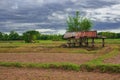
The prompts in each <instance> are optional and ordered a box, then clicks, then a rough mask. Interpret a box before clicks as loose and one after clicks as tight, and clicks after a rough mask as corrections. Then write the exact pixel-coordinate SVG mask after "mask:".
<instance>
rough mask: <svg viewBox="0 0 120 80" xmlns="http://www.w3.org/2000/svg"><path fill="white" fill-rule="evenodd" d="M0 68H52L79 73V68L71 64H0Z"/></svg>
mask: <svg viewBox="0 0 120 80" xmlns="http://www.w3.org/2000/svg"><path fill="white" fill-rule="evenodd" d="M0 66H5V67H18V68H44V69H49V68H54V69H64V70H74V71H79V69H80V67H79V65H77V64H72V63H22V62H0Z"/></svg>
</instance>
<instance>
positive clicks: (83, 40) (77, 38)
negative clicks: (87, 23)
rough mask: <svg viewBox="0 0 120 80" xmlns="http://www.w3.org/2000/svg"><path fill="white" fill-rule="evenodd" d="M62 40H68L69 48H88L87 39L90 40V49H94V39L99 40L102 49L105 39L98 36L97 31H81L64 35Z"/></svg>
mask: <svg viewBox="0 0 120 80" xmlns="http://www.w3.org/2000/svg"><path fill="white" fill-rule="evenodd" d="M64 38H65V39H67V40H68V42H67V44H68V46H69V47H74V46H88V45H89V42H88V39H91V40H92V42H91V44H92V47H94V43H95V42H94V39H96V38H101V39H102V46H103V47H104V44H105V40H104V39H105V38H106V37H103V36H98V35H97V31H82V32H67V33H65V35H64Z"/></svg>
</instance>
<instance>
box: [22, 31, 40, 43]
mask: <svg viewBox="0 0 120 80" xmlns="http://www.w3.org/2000/svg"><path fill="white" fill-rule="evenodd" d="M38 36H39V32H38V31H27V32H25V33H23V38H24V40H25V42H27V43H32V42H35V40H37V39H38Z"/></svg>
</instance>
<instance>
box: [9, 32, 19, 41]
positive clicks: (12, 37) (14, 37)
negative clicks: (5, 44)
mask: <svg viewBox="0 0 120 80" xmlns="http://www.w3.org/2000/svg"><path fill="white" fill-rule="evenodd" d="M19 38H20V36H19V34H18V33H17V32H15V31H11V32H10V34H9V40H19Z"/></svg>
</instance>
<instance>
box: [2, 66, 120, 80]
mask: <svg viewBox="0 0 120 80" xmlns="http://www.w3.org/2000/svg"><path fill="white" fill-rule="evenodd" d="M0 80H120V74H108V73H93V72H75V71H64V70H55V69H47V70H44V69H25V68H6V67H0Z"/></svg>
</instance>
